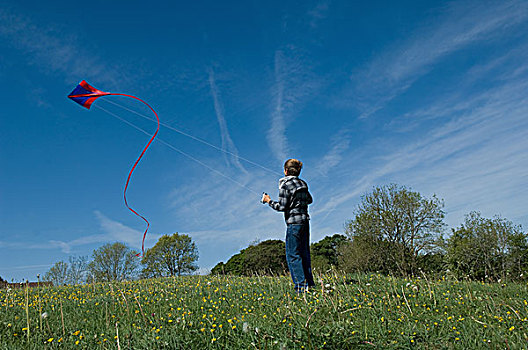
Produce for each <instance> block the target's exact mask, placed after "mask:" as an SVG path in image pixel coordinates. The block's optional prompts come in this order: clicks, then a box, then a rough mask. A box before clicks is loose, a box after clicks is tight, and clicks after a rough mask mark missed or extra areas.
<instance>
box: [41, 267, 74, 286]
mask: <svg viewBox="0 0 528 350" xmlns="http://www.w3.org/2000/svg"><path fill="white" fill-rule="evenodd" d="M44 280H46V281H49V282H52V283H53V285H55V286H62V285H65V284H66V283H67V281H68V263H66V262H64V261H59V262H56V263H55V265H53V266H52V267H51V268H50V269H49V270H48V272H46V275H45V276H44Z"/></svg>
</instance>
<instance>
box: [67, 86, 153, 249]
mask: <svg viewBox="0 0 528 350" xmlns="http://www.w3.org/2000/svg"><path fill="white" fill-rule="evenodd" d="M110 95H114V96H126V97H131V98H133V99H136V100H138V101H140V102H142V103H144V104H145V105H146V106H147V107H148V108H150V110H151V111H152V112H153V113H154V115H155V116H156V119H157V121H158V128H157V129H156V132H155V133H154V135H152V137H151V138H150V140H149V142H148V143H147V145H146V146H145V148H144V149H143V151H142V152H141V155H140V156H139V158H138V159H137V160H136V162H135V163H134V166H133V167H132V169H131V170H130V172H129V173H128V178H127V180H126V184H125V190H124V191H123V197H124V199H125V205H126V207H127V208H128V209H129V210H130V211H131V212H133V213H134V214H136V215H137V216H139V217H140V218H142V219H143V220H144V221H145V222H146V223H147V228H146V229H145V233H143V241H142V243H141V252H142V255H143V256H144V255H145V237H146V236H147V231H148V229H149V226H150V223H149V222H148V220H147V219H145V217H143V216H142V215H141V214H138V213H137V212H136V211H135V210H134V209H132V208H131V207H130V206H129V205H128V202H127V197H126V193H127V189H128V183H129V182H130V177H131V176H132V173H133V172H134V169H135V168H136V166H137V165H138V163H139V161H140V160H141V158H143V155H144V154H145V152H146V151H147V149H148V148H149V147H150V144H151V143H152V141H154V139H155V138H156V135H157V134H158V131H159V129H160V120H159V117H158V113H156V111H155V110H154V109H153V108H152V107H150V105H149V104H148V103H146V102H145V101H143V100H142V99H140V98H138V97H135V96H132V95H127V94H120V93H114V92H104V91H101V90H97V89H96V88H94V87H93V86H91V85H90V84H88V83H87V82H86V81H84V80H83V81H81V82H80V83H79V85H77V87H76V88H75V89H73V91H72V92H71V93H70V94H69V95H68V97H69V98H70V99H72V100H73V101H75V102H77V103H78V104H80V105H81V106H83V107H85V108H87V109H90V107H91V105H92V103H93V102H94V101H95V100H96V99H97V98H99V97H102V96H110ZM138 256H140V255H139V254H138Z"/></svg>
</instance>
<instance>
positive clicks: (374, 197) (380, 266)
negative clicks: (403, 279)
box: [343, 184, 445, 275]
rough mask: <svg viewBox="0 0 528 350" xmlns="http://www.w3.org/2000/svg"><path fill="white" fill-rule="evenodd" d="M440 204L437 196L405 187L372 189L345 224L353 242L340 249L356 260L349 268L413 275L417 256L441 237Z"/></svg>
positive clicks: (393, 186) (433, 246)
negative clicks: (353, 216)
mask: <svg viewBox="0 0 528 350" xmlns="http://www.w3.org/2000/svg"><path fill="white" fill-rule="evenodd" d="M443 206H444V204H443V201H442V200H440V199H438V198H437V197H436V195H433V196H432V198H430V199H427V198H424V197H422V195H421V194H420V193H418V192H413V191H411V190H409V189H407V188H406V187H405V186H398V185H396V184H391V185H388V186H382V187H376V188H374V190H373V191H372V193H369V194H367V195H365V196H364V197H363V198H362V202H361V203H360V204H359V206H358V208H357V210H356V216H355V218H354V219H353V220H352V221H349V222H348V223H347V229H346V233H347V234H348V236H349V237H350V238H351V240H352V242H351V243H350V244H351V246H349V247H347V248H345V249H344V251H343V252H344V253H345V259H352V260H354V259H355V260H356V262H355V265H356V266H354V265H352V266H351V265H350V264H348V267H349V268H354V267H359V268H361V269H365V270H367V271H368V270H370V271H372V270H374V271H384V272H391V273H399V274H401V275H410V274H414V273H415V272H416V271H417V262H418V257H419V255H421V254H424V253H426V252H429V251H432V250H434V249H435V247H436V246H437V245H436V242H437V241H438V239H440V237H441V234H442V232H443V228H444V226H445V224H444V221H443V219H444V215H445V214H444V211H443V210H442V208H443ZM350 254H354V255H355V256H351V255H350Z"/></svg>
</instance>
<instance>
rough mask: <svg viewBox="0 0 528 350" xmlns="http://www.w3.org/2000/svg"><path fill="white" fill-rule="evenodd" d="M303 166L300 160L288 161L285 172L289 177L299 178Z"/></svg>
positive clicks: (285, 164)
mask: <svg viewBox="0 0 528 350" xmlns="http://www.w3.org/2000/svg"><path fill="white" fill-rule="evenodd" d="M302 166H303V163H302V162H301V161H300V160H297V159H288V160H287V161H286V163H284V170H286V174H287V175H291V176H299V174H300V173H301V169H302Z"/></svg>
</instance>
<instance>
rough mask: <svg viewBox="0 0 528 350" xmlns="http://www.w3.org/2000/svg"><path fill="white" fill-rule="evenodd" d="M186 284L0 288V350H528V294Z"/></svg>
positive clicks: (352, 281)
mask: <svg viewBox="0 0 528 350" xmlns="http://www.w3.org/2000/svg"><path fill="white" fill-rule="evenodd" d="M317 277H318V279H319V285H318V286H317V288H316V289H314V290H312V291H310V292H309V293H305V294H302V295H299V296H297V295H296V294H295V293H294V292H293V291H292V285H291V284H290V281H289V279H288V278H286V277H251V278H245V277H212V276H187V277H178V278H166V279H157V280H142V281H133V282H124V283H104V284H95V285H84V286H67V287H57V288H40V289H39V288H33V289H17V290H6V289H3V290H1V291H0V300H1V306H2V307H1V311H0V344H1V345H0V349H54V348H62V349H208V348H209V349H302V348H304V349H361V348H363V349H374V348H390V349H406V348H422V349H463V348H465V349H487V348H491V349H526V348H528V301H527V300H528V288H527V287H528V286H527V285H526V284H507V285H500V284H483V283H477V282H466V281H457V280H455V279H449V278H447V279H446V278H442V279H439V280H431V279H427V278H425V276H424V277H423V278H417V279H413V280H406V279H399V278H392V277H386V276H379V275H354V276H344V275H339V274H328V275H324V276H317Z"/></svg>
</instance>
